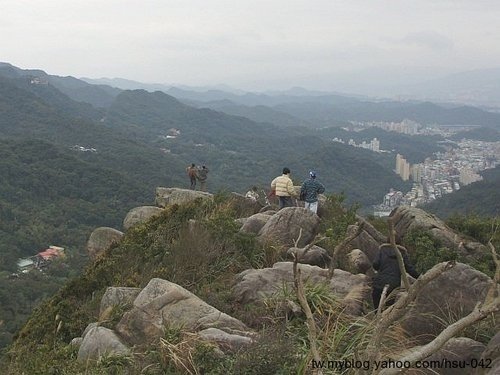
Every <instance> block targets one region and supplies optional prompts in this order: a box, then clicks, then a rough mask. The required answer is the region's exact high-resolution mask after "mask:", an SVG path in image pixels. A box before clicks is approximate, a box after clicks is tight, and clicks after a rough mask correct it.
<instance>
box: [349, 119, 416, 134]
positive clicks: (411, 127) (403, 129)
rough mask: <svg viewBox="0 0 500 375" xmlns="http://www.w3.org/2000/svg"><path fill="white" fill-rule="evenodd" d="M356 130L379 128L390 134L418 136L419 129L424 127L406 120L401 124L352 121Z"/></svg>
mask: <svg viewBox="0 0 500 375" xmlns="http://www.w3.org/2000/svg"><path fill="white" fill-rule="evenodd" d="M351 124H352V125H353V127H354V130H356V129H357V130H362V129H366V128H370V127H377V128H381V129H384V130H386V131H390V132H397V133H403V134H411V135H414V134H418V133H419V129H420V128H422V127H423V126H422V125H421V124H419V123H418V122H415V121H412V120H408V119H404V120H403V121H401V122H385V121H370V122H357V121H351Z"/></svg>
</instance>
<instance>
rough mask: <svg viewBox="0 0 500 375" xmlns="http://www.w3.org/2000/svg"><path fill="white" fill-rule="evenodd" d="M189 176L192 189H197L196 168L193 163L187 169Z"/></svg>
mask: <svg viewBox="0 0 500 375" xmlns="http://www.w3.org/2000/svg"><path fill="white" fill-rule="evenodd" d="M186 172H187V175H188V177H189V182H190V184H191V185H190V187H189V188H190V189H191V190H195V189H196V166H195V165H194V163H192V164H191V165H190V166H189V167H187V168H186Z"/></svg>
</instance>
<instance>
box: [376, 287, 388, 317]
mask: <svg viewBox="0 0 500 375" xmlns="http://www.w3.org/2000/svg"><path fill="white" fill-rule="evenodd" d="M388 290H389V284H385V285H384V289H383V290H382V294H381V296H380V302H379V304H378V308H377V316H380V315H382V310H383V309H384V305H385V300H386V298H387V291H388Z"/></svg>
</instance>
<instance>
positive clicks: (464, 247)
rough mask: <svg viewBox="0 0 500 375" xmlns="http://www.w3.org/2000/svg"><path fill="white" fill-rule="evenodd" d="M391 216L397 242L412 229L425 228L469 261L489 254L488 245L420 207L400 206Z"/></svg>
mask: <svg viewBox="0 0 500 375" xmlns="http://www.w3.org/2000/svg"><path fill="white" fill-rule="evenodd" d="M391 217H392V219H393V221H394V229H395V230H396V241H397V242H400V243H401V241H403V240H404V237H405V236H406V235H407V234H409V233H410V232H411V231H415V230H423V231H425V232H426V233H429V234H430V235H431V236H432V237H434V238H435V239H436V240H437V241H439V242H440V243H441V244H442V245H443V246H445V247H448V248H450V249H454V250H456V251H457V252H458V254H459V255H460V256H462V257H464V258H465V259H467V260H468V261H473V260H475V259H479V258H481V257H483V256H484V255H489V251H488V249H487V248H486V246H484V245H482V244H480V243H478V242H475V241H471V240H470V239H468V238H466V237H465V236H464V235H463V234H461V233H458V232H455V231H454V230H453V229H451V228H450V227H448V226H447V225H446V224H445V223H444V222H443V221H441V220H440V219H439V218H437V217H436V216H434V215H432V214H430V213H428V212H426V211H424V210H421V209H419V208H416V207H408V206H400V207H398V208H396V209H395V210H394V211H393V212H391Z"/></svg>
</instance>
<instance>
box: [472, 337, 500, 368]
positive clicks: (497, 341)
mask: <svg viewBox="0 0 500 375" xmlns="http://www.w3.org/2000/svg"><path fill="white" fill-rule="evenodd" d="M479 361H480V362H479V363H481V364H483V365H484V366H482V367H478V368H476V371H475V372H474V375H495V374H500V332H498V333H497V334H496V335H495V336H493V338H492V339H491V340H490V342H489V343H488V345H486V348H485V349H484V351H483V353H482V355H481V358H480V359H479Z"/></svg>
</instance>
